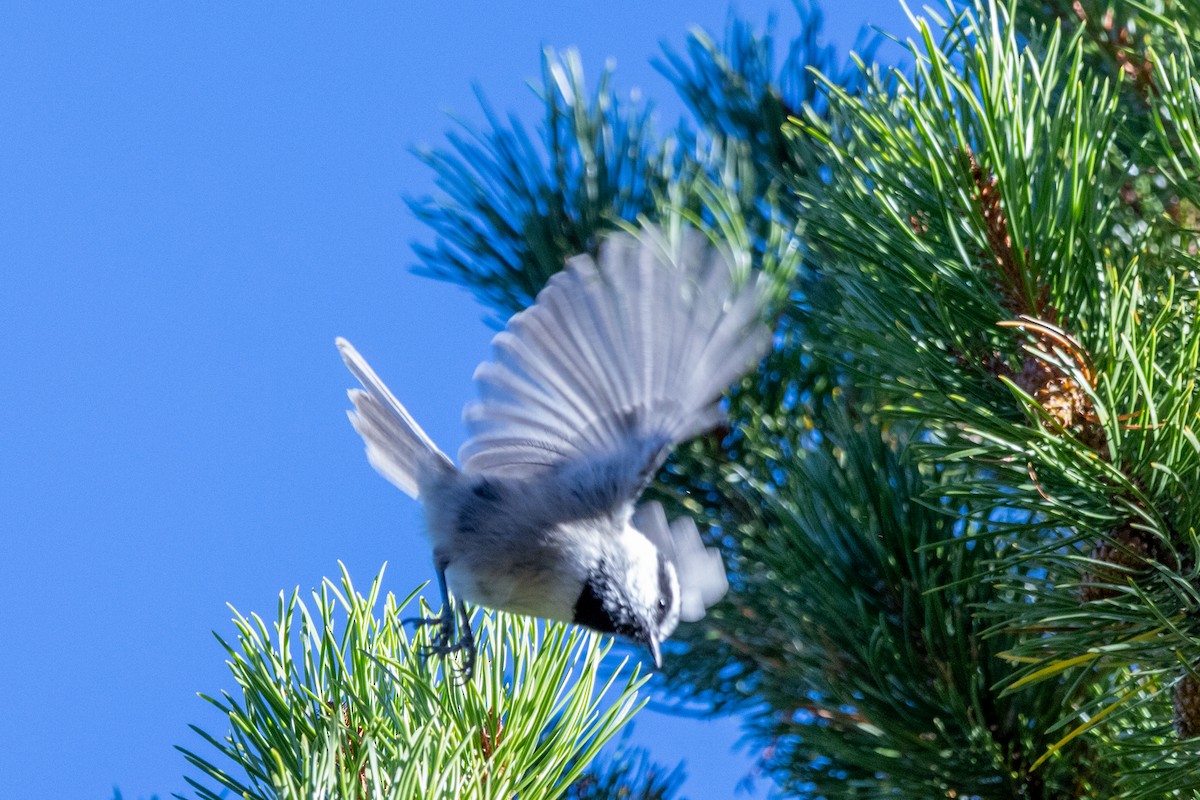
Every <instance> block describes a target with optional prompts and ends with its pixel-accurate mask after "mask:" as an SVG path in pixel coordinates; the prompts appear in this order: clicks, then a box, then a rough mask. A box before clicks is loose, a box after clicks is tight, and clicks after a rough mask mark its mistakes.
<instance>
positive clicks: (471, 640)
mask: <svg viewBox="0 0 1200 800" xmlns="http://www.w3.org/2000/svg"><path fill="white" fill-rule="evenodd" d="M437 579H438V589H440V590H441V593H442V613H441V614H439V615H438V616H436V617H414V618H411V619H406V620H404V624H406V625H408V624H412V625H415V626H417V627H418V628H421V627H425V626H427V625H437V626H438V629H437V633H436V634H435V635H434V638H433V643H432V644H431V645H430V646H429V647H428V648H427V651H428V652H429V653H430V654H431V655H437V656H442V657H443V658H444V657H446V656H448V655H450V654H452V653H456V652H459V651H462V653H463V674H464V677H465V679H467V680H470V678H471V674H472V672H473V671H474V669H475V634H474V633H473V632H472V631H471V618H470V615H469V614H468V613H467V604H466V603H463V602H459V603H457V604H456V603H455V602H454V599H453V598H452V597H451V596H450V590H449V589H448V588H447V587H446V570H445V569H444V568H443V567H438V568H437ZM456 608H457V616H458V624H459V626H460V631H459V637H458V638H457V640H456V639H455V636H454V632H455V631H454V623H455V610H456Z"/></svg>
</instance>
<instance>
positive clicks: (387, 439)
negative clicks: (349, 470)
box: [337, 338, 454, 497]
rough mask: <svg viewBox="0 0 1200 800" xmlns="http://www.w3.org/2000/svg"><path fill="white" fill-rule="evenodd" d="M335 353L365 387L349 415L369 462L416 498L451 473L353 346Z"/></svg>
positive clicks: (342, 343)
mask: <svg viewBox="0 0 1200 800" xmlns="http://www.w3.org/2000/svg"><path fill="white" fill-rule="evenodd" d="M337 348H338V352H340V353H341V354H342V359H343V360H344V361H345V362H346V366H347V367H348V368H349V369H350V372H352V373H353V374H354V377H355V378H357V379H358V382H359V383H361V384H362V385H363V388H362V389H351V390H350V391H349V395H350V402H351V403H353V404H354V408H353V410H351V411H348V412H346V413H347V416H349V417H350V424H351V425H353V426H354V430H356V431H358V435H359V436H361V437H362V438H363V441H364V442H365V443H366V445H367V460H368V461H370V462H371V466H373V467H375V469H376V470H377V471H378V472H379V474H380V475H382V476H383V477H385V478H387V479H388V480H389V481H391V482H392V483H393V484H395V485H396V486H397V487H399V488H400V489H401V490H402V491H404V492H405V493H406V494H407V495H408V496H409V497H418V496H419V495H420V493H421V482H422V479H428V478H430V477H432V475H433V474H436V472H437V471H445V470H453V469H454V464H453V462H451V461H450V459H449V458H448V457H447V456H446V454H445V453H443V452H442V451H441V450H439V449H438V447H437V445H435V444H434V443H433V440H432V439H430V438H429V436H428V435H427V434H426V433H425V431H423V430H421V426H420V425H418V424H417V422H416V420H414V419H413V418H412V416H411V415H410V414H409V413H408V411H407V410H405V408H404V406H402V405H400V402H399V401H398V400H397V399H396V398H395V397H394V396H393V395H392V393H391V391H390V390H389V389H388V388H387V386H386V385H384V383H383V381H381V380H380V379H379V376H378V375H376V374H375V371H374V370H373V369H371V367H370V365H368V364H367V362H366V360H365V359H364V358H363V357H362V356H361V355H359V353H358V351H357V350H355V349H354V347H353V346H351V344H350V343H349V342H347V341H346V340H345V339H342V338H339V339H338V340H337Z"/></svg>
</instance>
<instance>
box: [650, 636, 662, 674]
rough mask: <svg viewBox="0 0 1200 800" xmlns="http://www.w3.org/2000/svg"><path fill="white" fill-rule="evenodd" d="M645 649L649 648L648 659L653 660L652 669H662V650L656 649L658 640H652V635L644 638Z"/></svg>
mask: <svg viewBox="0 0 1200 800" xmlns="http://www.w3.org/2000/svg"><path fill="white" fill-rule="evenodd" d="M646 647H648V648H650V657H651V658H652V659H654V668H655V669H662V650H660V649H659V647H658V639H656V638H654V634H650V635H649V636H647V637H646Z"/></svg>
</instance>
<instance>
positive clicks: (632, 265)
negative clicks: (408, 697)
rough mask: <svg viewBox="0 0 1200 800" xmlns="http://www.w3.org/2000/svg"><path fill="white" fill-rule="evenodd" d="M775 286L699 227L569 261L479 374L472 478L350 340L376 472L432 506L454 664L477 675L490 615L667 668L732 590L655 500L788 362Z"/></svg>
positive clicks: (469, 413)
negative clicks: (639, 655) (669, 467)
mask: <svg viewBox="0 0 1200 800" xmlns="http://www.w3.org/2000/svg"><path fill="white" fill-rule="evenodd" d="M763 287H764V282H763V281H762V280H761V279H760V276H758V275H756V276H754V279H751V280H749V281H746V282H745V283H743V284H742V285H740V286H737V285H735V281H734V279H733V271H732V261H731V258H730V256H729V254H728V253H727V252H726V251H724V250H722V249H719V248H717V247H714V246H712V245H711V244H710V243H709V242H708V239H707V237H705V236H704V235H703V234H702V233H700V232H698V231H695V230H690V229H685V230H684V231H683V232H682V234H681V235H680V236H677V237H676V239H675V244H674V246H672V243H671V241H670V240H669V238H668V236H667V235H666V234H665V232H663V231H662V230H660V229H656V228H650V229H647V230H644V231H641V232H640V233H639V234H638V235H637V236H634V235H631V234H627V233H620V234H614V235H611V236H609V237H608V238H607V239H606V240H604V241H603V243H602V244H601V247H600V252H599V258H598V259H593V258H592V257H591V256H590V255H586V254H585V255H579V256H575V257H574V258H571V259H569V260H568V261H567V263H566V266H565V268H564V269H563V270H561V271H560V272H558V273H557V274H555V275H554V276H553V277H552V278H551V279H550V281H549V282H548V283H547V284H546V286H545V288H543V289H542V291H541V292H540V293H538V295H537V299H536V300H535V302H534V303H533V305H531V306H530V307H529V308H527V309H526V310H524V311H522V312H520V313H518V314H516V315H514V316H513V317H512V318H511V319H510V320H509V322H508V325H507V327H506V328H505V329H504V330H503V331H502V332H500V333H499V334H497V335H496V337H495V339H494V340H493V341H492V350H493V353H492V358H491V360H489V361H486V362H484V363H483V364H481V365H480V366H479V367H478V368H477V369H476V371H475V383H476V384H477V387H478V391H479V399H478V400H477V401H475V402H472V403H470V404H468V405H467V407H466V409H465V410H464V412H463V419H464V421H465V423H466V427H467V432H468V438H467V440H466V442H465V443H464V444H463V446H462V448H461V449H460V450H459V454H458V458H459V464H460V466H458V467H456V466H455V464H454V462H453V461H451V459H450V458H449V457H448V456H447V455H446V454H445V453H444V452H442V451H441V450H440V449H438V447H437V445H435V444H434V443H433V441H432V440H431V439H430V438H429V437H428V436H427V435H426V434H425V432H424V431H423V430H421V427H420V426H419V425H418V424H417V423H416V421H415V420H414V419H413V418H412V416H410V415H409V413H408V411H406V410H405V408H404V406H402V405H401V404H400V403H399V401H397V400H396V398H395V397H394V396H393V395H392V393H391V391H390V390H389V389H388V388H387V386H385V385H384V383H383V381H381V380H380V379H379V377H378V376H377V375H376V374H375V372H374V371H373V370H372V369H371V367H370V366H368V364H367V362H366V361H365V360H364V359H363V357H362V356H361V355H359V353H358V352H357V351H356V350H355V349H354V348H353V347H352V346H351V345H350V343H349V342H347V341H346V340H344V339H338V340H337V347H338V349H339V350H340V352H341V355H342V358H343V359H344V360H345V362H346V366H347V367H349V369H350V371H351V372H352V373H353V374H354V377H355V378H357V379H358V381H359V382H360V383H361V384H362V388H355V389H351V390H350V392H349V395H350V401H351V403H352V404H353V406H354V407H353V409H352V410H350V411H349V412H348V414H349V417H350V422H351V423H352V424H353V426H354V428H355V430H357V431H358V433H359V435H361V436H362V438H363V441H364V442H365V443H366V451H367V458H368V460H369V461H370V463H371V464H372V466H374V467H375V469H376V470H378V471H379V472H380V474H382V475H383V477H385V478H387V479H388V480H389V481H391V482H392V483H393V484H395V485H396V486H397V487H399V488H400V489H401V490H403V491H404V492H405V493H407V494H408V495H409V496H411V497H413V498H417V499H419V500H420V501H421V502H422V504H423V505H424V509H425V515H426V527H427V533H428V539H429V543H430V545H431V546H432V549H433V564H434V569H435V571H436V575H437V579H438V585H439V588H440V590H441V593H442V601H443V605H442V611H441V614H440V616H438V617H436V618H433V619H426V620H419V621H418V622H421V623H424V624H431V625H435V626H436V628H437V630H436V633H435V637H434V648H433V649H434V651H435V652H438V653H441V654H448V653H451V652H454V651H457V650H461V651H464V653H465V657H464V664H465V665H466V670H467V672H468V674H469V672H470V668H471V665H472V663H473V661H472V659H473V657H474V640H473V638H472V633H471V628H470V623H469V616H468V614H467V611H466V605H465V603H472V604H477V605H482V606H486V607H489V608H493V609H501V610H504V611H509V612H514V613H518V614H526V615H529V616H534V617H543V618H546V619H550V620H561V621H565V622H571V623H575V624H578V625H583V626H586V627H588V628H591V629H593V630H596V631H600V632H603V633H612V634H616V635H619V636H621V637H624V638H626V639H629V640H632V641H633V642H636V643H640V644H642V645H645V646H646V647H647V648H648V649H649V652H650V655H651V657H652V658H653V660H654V663H655V665H656V666H661V664H662V656H661V649H660V645H661V643H662V641H663V640H664V639H666V638H667V637H668V636H670V635H671V633H672V632H673V631H674V630H675V627H676V625H677V624H678V622H679V620H681V619H682V620H685V621H694V620H698V619H700V618H701V617H703V616H704V612H705V609H706V608H707V607H709V606H711V605H712V604H713V603H715V602H716V601H717V600H719V599H720V598H721V596H722V595H723V594H724V593H725V591H726V589H727V587H728V583H727V581H726V578H725V570H724V567H723V565H722V562H721V557H720V555H719V554H718V553H717V551H716V550H714V549H711V548H706V547H705V546H704V545H703V543H702V541H701V539H700V535H699V532H698V531H697V529H696V524H695V522H693V521H692V519H691V518H689V517H680V518H679V519H676V520H674V521H672V522H670V523H668V521H667V518H666V514H665V513H664V510H663V508H662V506H661V505H660V504H659V503H657V502H650V503H645V504H642V505H640V506H639V505H638V499H639V497H640V496H641V494H642V492H643V491H644V490H645V489H646V487H647V486H648V485H649V483H650V481H651V480H653V478H654V475H655V473H656V472H657V470H658V469H659V467H661V466H662V464H663V462H664V461H665V460H666V458H667V456H668V455H669V454H670V453H671V451H672V449H673V448H674V447H675V446H676V445H678V444H680V443H682V442H685V441H687V440H688V439H690V438H692V437H694V436H696V435H697V434H699V433H702V432H704V431H707V430H709V429H711V428H713V427H715V426H717V425H719V424H720V423H721V422H722V421H723V419H724V416H725V415H724V412H723V410H722V408H721V405H720V401H721V396H722V394H723V392H724V391H725V390H726V389H727V388H728V387H729V385H730V384H731V383H733V382H734V381H736V380H738V379H740V378H741V377H742V376H743V375H744V374H745V373H746V372H747V371H748V370H749V369H751V368H752V367H753V366H754V365H755V364H756V363H757V362H758V360H759V359H760V358H761V357H762V355H763V354H764V353H765V351H766V350H767V349H768V347H769V345H770V341H771V332H770V329H769V328H768V326H767V325H766V324H765V323H764V322H763V306H764V288H763ZM456 614H457V619H456ZM456 629H457V630H456ZM456 633H457V636H456Z"/></svg>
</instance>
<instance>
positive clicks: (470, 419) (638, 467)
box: [459, 230, 770, 496]
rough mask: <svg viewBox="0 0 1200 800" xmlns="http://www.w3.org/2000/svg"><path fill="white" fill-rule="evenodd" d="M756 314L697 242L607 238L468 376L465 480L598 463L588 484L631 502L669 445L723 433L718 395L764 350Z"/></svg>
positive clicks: (755, 292)
mask: <svg viewBox="0 0 1200 800" xmlns="http://www.w3.org/2000/svg"><path fill="white" fill-rule="evenodd" d="M762 302H763V300H762V290H761V288H760V284H759V283H758V282H757V281H750V282H748V283H747V284H746V285H745V286H743V287H742V288H741V289H740V290H735V289H734V287H733V277H732V272H731V267H730V263H729V260H728V259H727V258H726V257H725V256H724V255H723V254H721V253H720V252H719V251H717V250H716V249H715V248H713V247H711V246H709V245H708V240H707V239H706V238H705V237H704V235H703V234H701V233H699V232H697V231H687V232H686V234H685V236H684V237H683V239H682V243H681V244H680V246H679V248H678V252H677V253H675V254H672V253H671V252H670V248H669V246H668V245H667V243H666V241H665V240H664V238H663V236H662V234H661V233H659V232H658V231H655V230H651V231H647V232H645V233H644V234H643V235H642V236H640V237H639V238H634V237H632V236H630V235H628V234H618V235H615V236H612V237H610V238H609V239H607V240H606V241H605V243H604V245H603V247H602V248H601V251H600V259H599V263H598V264H597V263H596V261H594V260H593V259H592V258H591V257H590V256H587V255H582V256H576V257H575V258H572V259H571V260H570V261H568V262H567V266H566V269H564V270H563V271H561V272H559V273H557V274H556V275H555V276H554V277H553V278H551V279H550V281H549V283H547V285H546V287H545V288H544V289H543V290H542V291H541V292H540V293H539V294H538V297H537V300H536V302H535V303H534V304H533V305H532V306H531V307H530V308H528V309H526V310H525V311H523V312H521V313H519V314H517V315H515V316H514V317H513V318H512V319H511V320H510V322H509V324H508V327H507V328H506V329H505V330H504V331H503V332H501V333H500V334H498V335H497V336H496V338H495V339H494V340H493V342H492V347H493V358H492V360H491V361H488V362H485V363H484V364H481V365H480V366H479V368H478V370H476V372H475V381H476V384H477V385H478V387H479V400H478V401H477V402H474V403H472V404H471V405H469V406H467V409H466V411H465V412H464V418H465V421H466V424H467V429H468V433H469V437H470V438H469V439H468V440H467V442H466V443H465V444H464V445H463V447H462V450H461V451H460V452H459V461H460V463H461V464H462V465H463V470H464V471H465V472H469V473H482V474H496V475H504V476H509V477H531V476H533V475H536V474H538V473H540V472H543V471H545V470H547V469H550V468H552V467H560V466H562V465H563V464H564V462H575V463H582V462H589V461H590V462H604V463H605V464H607V465H608V466H607V467H606V468H605V469H602V470H598V471H597V473H596V474H597V475H600V474H601V473H603V474H604V479H605V480H614V479H615V480H616V483H617V485H619V486H620V487H621V491H625V492H627V493H628V494H627V495H626V496H629V494H636V492H637V491H639V490H640V488H641V486H642V484H643V483H644V482H645V481H646V480H648V479H649V478H650V477H652V476H653V473H654V471H655V470H656V469H657V468H658V466H660V465H661V463H662V461H663V460H664V459H665V458H666V456H667V454H668V453H669V452H670V449H671V447H672V446H674V445H675V444H678V443H679V442H682V441H685V440H687V439H689V438H691V437H692V436H695V435H696V434H698V433H700V432H702V431H705V430H707V429H709V428H711V427H713V426H715V425H717V424H718V423H719V422H720V421H721V420H722V418H723V415H722V412H721V409H720V407H719V400H720V397H721V394H722V392H724V390H725V389H726V388H727V387H728V386H729V384H731V383H732V382H733V381H734V380H736V379H737V378H739V377H740V376H741V375H743V374H744V373H745V372H746V371H747V370H748V369H749V368H750V367H751V366H753V365H754V363H755V362H756V361H757V360H758V359H759V358H760V357H761V356H762V354H763V353H764V352H765V351H766V349H767V348H768V346H769V344H770V329H769V328H768V327H767V326H766V325H765V324H764V323H763V322H762V320H761V313H762ZM614 473H616V474H614ZM597 480H599V478H597ZM614 488H615V487H614Z"/></svg>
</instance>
